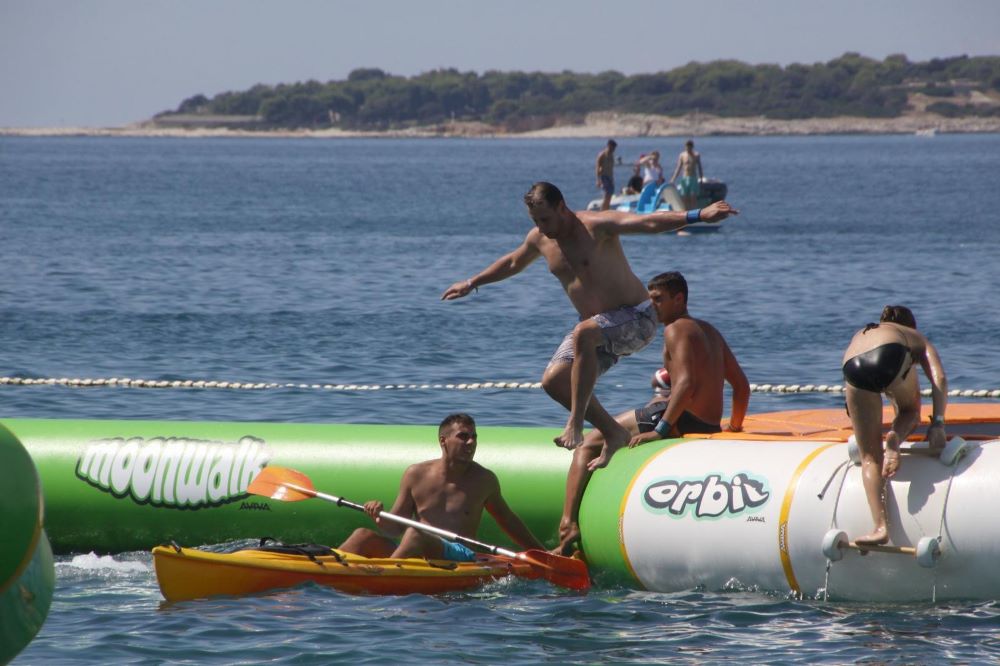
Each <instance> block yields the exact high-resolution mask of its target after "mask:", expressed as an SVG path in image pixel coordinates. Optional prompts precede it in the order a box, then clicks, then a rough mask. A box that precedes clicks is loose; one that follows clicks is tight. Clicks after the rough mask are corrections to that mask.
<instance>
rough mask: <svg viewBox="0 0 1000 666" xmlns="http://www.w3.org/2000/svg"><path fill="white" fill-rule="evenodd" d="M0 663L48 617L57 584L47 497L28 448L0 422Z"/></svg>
mask: <svg viewBox="0 0 1000 666" xmlns="http://www.w3.org/2000/svg"><path fill="white" fill-rule="evenodd" d="M0 469H2V470H3V472H2V476H0V478H2V479H3V482H4V483H3V489H4V492H3V493H2V494H0V525H2V526H3V547H2V548H0V664H6V663H7V662H9V661H10V660H12V659H13V658H14V657H15V656H16V655H17V654H18V653H19V652H20V651H21V650H22V649H24V647H25V646H26V645H27V644H28V643H29V642H31V639H32V638H34V637H35V634H37V633H38V630H39V629H41V627H42V624H43V623H44V622H45V618H46V617H47V616H48V612H49V605H50V604H51V603H52V591H53V588H54V587H55V580H56V576H55V567H54V565H53V562H52V550H51V549H50V548H49V541H48V539H47V537H46V535H45V529H44V520H45V501H44V498H43V496H42V487H41V484H40V483H39V479H38V474H37V473H36V471H35V466H34V464H33V463H32V461H31V457H30V456H29V455H28V452H27V451H26V450H25V449H24V447H23V446H21V443H20V442H18V441H17V439H16V438H15V437H14V436H13V435H12V434H11V433H10V431H8V430H6V429H5V428H2V427H0Z"/></svg>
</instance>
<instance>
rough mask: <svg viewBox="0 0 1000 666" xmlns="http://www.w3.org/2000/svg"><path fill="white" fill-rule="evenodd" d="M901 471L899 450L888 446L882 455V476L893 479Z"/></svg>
mask: <svg viewBox="0 0 1000 666" xmlns="http://www.w3.org/2000/svg"><path fill="white" fill-rule="evenodd" d="M897 471H899V450H898V449H890V448H888V447H886V449H885V453H884V454H883V456H882V478H885V479H891V478H892V477H894V476H896V472H897Z"/></svg>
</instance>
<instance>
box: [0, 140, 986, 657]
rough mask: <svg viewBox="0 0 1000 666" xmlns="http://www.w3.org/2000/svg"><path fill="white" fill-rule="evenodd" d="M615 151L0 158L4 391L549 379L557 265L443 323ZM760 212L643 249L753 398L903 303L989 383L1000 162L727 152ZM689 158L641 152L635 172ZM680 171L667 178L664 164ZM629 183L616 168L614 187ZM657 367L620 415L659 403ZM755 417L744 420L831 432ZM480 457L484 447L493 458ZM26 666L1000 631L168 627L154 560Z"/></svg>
mask: <svg viewBox="0 0 1000 666" xmlns="http://www.w3.org/2000/svg"><path fill="white" fill-rule="evenodd" d="M601 143H602V142H601V141H591V140H562V141H528V140H510V141H506V140H484V141H463V140H413V141H406V140H378V141H367V140H344V141H329V140H328V141H320V140H252V139H241V140H224V139H199V140H170V139H148V140H147V139H88V138H58V139H42V138H31V139H20V138H0V260H2V266H3V268H4V271H3V279H2V280H0V339H2V340H3V353H2V354H0V359H2V360H0V375H7V376H13V375H18V376H25V377H54V378H59V377H71V378H75V377H81V378H109V377H136V378H145V379H167V380H174V379H194V380H198V379H203V380H227V381H240V382H249V381H253V382H280V383H286V382H290V383H306V384H313V383H316V384H326V383H331V384H339V383H345V384H351V383H356V384H366V385H371V384H390V383H391V384H400V383H402V384H410V383H460V382H481V381H490V380H518V381H536V380H537V379H538V377H539V374H540V371H541V369H542V367H543V365H544V364H545V362H546V360H547V359H548V357H549V356H550V355H551V353H552V350H553V348H554V347H555V345H556V344H557V343H558V342H559V340H560V339H561V337H562V336H563V335H564V333H565V332H566V331H567V330H568V329H569V328H570V327H571V326H572V324H573V323H574V320H575V317H574V313H573V311H572V309H571V308H570V307H569V305H568V303H567V302H566V300H565V297H564V296H563V294H562V292H561V290H560V289H559V287H558V285H557V283H556V281H555V280H554V279H552V278H551V277H550V276H548V274H547V273H546V271H545V268H544V266H542V265H541V264H540V263H539V264H538V265H535V266H532V267H530V268H529V269H528V270H527V271H525V273H524V274H522V275H520V276H517V277H516V278H514V279H512V280H510V281H508V282H505V283H501V284H497V285H491V286H488V287H486V288H484V289H482V290H480V292H479V294H477V295H474V296H472V297H470V298H467V299H464V300H461V301H458V302H453V303H442V302H440V301H439V300H438V299H439V296H440V294H441V292H442V291H443V290H444V289H445V288H446V287H447V286H448V285H449V284H451V283H452V282H453V281H455V280H458V279H464V278H466V277H468V276H470V275H472V274H473V273H475V272H476V271H478V270H479V269H481V268H483V267H484V266H485V265H486V264H487V263H488V262H490V261H491V260H493V259H494V258H496V257H497V256H499V255H500V254H502V253H504V252H506V251H508V250H510V249H512V248H513V247H514V246H515V245H516V244H517V243H518V242H520V239H521V238H522V237H523V234H524V233H525V232H526V231H527V229H528V225H529V224H530V222H529V221H528V219H527V217H526V216H525V214H524V212H523V210H522V208H523V207H522V205H521V203H520V198H521V195H522V194H523V192H524V191H525V190H526V189H527V187H528V186H529V185H530V183H531V182H532V181H535V180H541V179H545V180H551V181H553V182H555V183H557V184H558V185H559V186H560V187H562V188H563V191H564V193H565V194H566V196H567V199H568V200H569V202H570V204H571V205H573V206H576V207H583V206H584V205H585V204H586V203H587V201H589V200H590V199H591V198H594V197H595V196H597V192H596V191H595V190H593V189H592V186H593V182H592V181H593V177H592V168H593V166H592V165H593V158H594V155H595V154H596V153H597V151H598V150H599V149H600V148H601ZM697 143H698V146H697V147H698V149H699V150H700V151H701V152H702V154H703V160H704V163H705V166H706V171H707V173H708V175H710V176H712V177H715V178H719V179H722V180H724V181H726V182H727V183H728V184H729V188H730V197H729V199H730V201H731V202H732V203H733V204H734V205H736V206H737V207H739V208H741V209H742V210H743V215H741V216H740V217H739V218H737V219H736V220H734V221H731V222H727V223H726V224H725V227H724V229H723V230H722V231H721V232H720V233H718V234H709V235H692V236H687V237H678V236H658V237H643V238H636V237H633V238H628V239H627V240H626V251H627V252H628V254H629V256H630V258H631V260H632V265H633V268H634V269H635V271H636V273H637V274H638V275H639V276H640V277H643V278H648V277H650V276H652V275H653V274H655V273H658V272H661V271H664V270H670V269H679V270H681V271H683V272H684V273H685V275H686V276H687V277H688V280H689V283H690V285H691V299H690V303H691V310H692V312H693V313H694V314H696V315H699V316H703V317H705V318H707V319H709V320H711V321H712V322H714V323H715V324H716V325H717V326H718V328H719V329H720V330H721V331H722V332H723V333H724V334H725V335H726V336H727V338H728V340H729V342H730V345H731V347H732V348H733V350H734V351H735V353H736V355H737V357H738V358H739V359H740V361H741V363H742V364H743V366H744V369H745V370H746V372H747V375H748V376H749V377H750V380H751V382H754V383H799V384H806V383H814V384H833V383H838V382H839V373H838V366H839V361H840V356H841V352H842V350H843V347H844V346H845V344H846V342H847V341H848V340H849V338H850V336H851V334H852V333H853V332H854V331H855V330H856V329H857V328H858V327H860V326H861V325H863V324H864V323H865V322H867V321H870V320H872V319H874V318H876V317H877V316H878V313H879V311H880V309H881V307H882V305H884V304H885V303H887V302H899V303H904V304H909V305H911V306H912V307H913V309H914V311H915V313H916V316H917V319H918V323H919V324H920V327H921V329H922V330H923V331H924V332H925V333H926V334H927V335H928V336H929V337H930V338H931V339H932V340H933V341H934V342H935V344H936V345H937V347H938V349H939V350H940V352H941V354H942V357H943V359H944V363H945V367H946V369H947V371H948V375H949V380H950V383H951V385H952V387H953V388H959V389H966V388H967V389H981V388H986V389H994V388H1000V353H998V343H1000V307H998V305H1000V298H998V296H997V285H998V282H1000V261H998V258H1000V224H998V222H1000V219H998V218H1000V214H998V212H997V211H998V210H1000V190H998V188H997V187H996V184H997V183H998V182H1000V136H998V135H986V136H983V135H973V136H951V135H944V136H938V137H936V138H934V139H919V138H916V137H911V136H899V137H803V138H706V139H699V140H698V142H697ZM680 147H681V146H680V142H679V141H675V140H665V139H624V140H621V141H620V149H619V150H620V151H621V154H623V155H624V156H625V157H626V159H631V158H634V157H636V156H637V155H638V154H639V153H640V152H648V151H649V150H652V149H654V148H658V149H660V150H661V152H663V153H665V154H667V155H672V154H674V153H675V152H676V151H677V150H679V149H680ZM671 159H672V158H670V159H668V160H667V161H668V162H670V161H671ZM624 176H625V173H624V172H623V173H622V180H623V179H624ZM658 365H659V349H658V345H656V344H654V345H651V346H650V347H649V348H647V349H646V350H644V351H643V352H642V353H641V354H638V355H636V356H635V357H632V358H628V359H625V360H624V361H623V362H622V363H621V364H619V366H618V367H617V368H615V369H614V370H613V371H612V372H611V373H610V374H609V375H608V376H606V377H605V378H604V379H603V380H602V383H601V385H600V387H599V395H600V396H601V398H602V400H603V401H604V402H605V404H606V405H607V406H608V407H609V408H610V409H611V411H612V412H616V411H620V410H623V409H626V408H628V407H631V406H633V405H634V404H635V403H637V402H640V401H642V400H644V399H645V397H646V394H647V392H648V381H649V376H650V373H651V371H652V370H653V369H654V368H655V367H658ZM839 403H840V400H839V399H838V398H837V397H835V396H833V395H831V394H819V393H813V394H791V395H774V394H755V395H754V396H753V398H752V400H751V405H750V407H751V411H768V410H774V409H787V408H799V407H836V406H838V405H839ZM0 405H2V409H0V413H2V415H3V416H5V417H53V418H58V417H76V418H150V419H193V420H197V419H204V420H268V421H303V422H307V421H308V422H318V421H329V422H371V423H393V422H412V421H417V422H424V423H431V422H437V421H438V420H439V419H440V417H441V416H442V415H443V414H445V413H447V412H450V411H455V410H463V411H468V412H471V413H472V414H474V415H475V416H476V417H477V418H478V420H479V421H480V422H481V423H484V424H524V425H546V426H553V427H555V426H559V425H561V424H562V423H563V422H564V420H565V414H564V412H562V410H561V409H560V408H557V407H556V406H555V404H554V403H552V402H551V401H550V400H549V399H548V398H547V397H545V396H544V395H543V394H542V393H541V391H538V390H516V391H511V390H506V391H505V390H490V391H456V390H445V389H437V390H434V389H430V390H395V391H391V392H389V391H323V390H312V389H302V388H294V389H291V388H289V389H276V390H265V391H242V390H179V389H164V390H151V389H123V388H90V389H73V388H66V387H58V386H54V387H53V386H48V387H14V386H0ZM481 446H489V442H483V443H481ZM57 568H58V576H59V578H58V581H59V582H58V589H57V591H56V599H55V601H54V604H53V607H52V611H51V613H50V616H49V619H48V621H47V623H46V625H45V627H44V628H43V630H42V632H41V634H40V635H39V637H38V638H37V639H36V640H35V642H34V643H32V644H31V646H29V648H28V649H27V650H26V651H25V652H24V653H23V654H22V655H21V656H20V657H19V658H18V660H17V661H16V663H23V664H35V663H46V664H58V663H94V664H98V663H108V662H111V663H127V662H135V663H150V662H162V663H198V664H202V663H251V662H253V663H256V662H262V661H270V662H275V663H294V664H311V663H316V664H323V663H357V662H369V663H388V662H396V661H400V660H403V659H414V660H415V659H421V660H425V661H429V662H431V663H442V662H467V663H499V662H511V663H540V662H548V663H602V662H604V663H645V662H649V661H677V662H682V663H683V662H705V661H709V662H713V661H715V662H717V661H728V660H737V659H738V660H741V661H746V662H754V663H762V662H810V663H811V662H818V661H822V662H829V663H843V662H851V661H865V662H872V661H874V662H900V663H904V662H905V663H913V662H922V663H928V662H931V661H938V660H941V659H956V660H959V661H964V662H977V661H995V660H996V659H998V658H1000V605H998V604H997V603H967V604H962V603H952V604H938V605H932V604H923V605H906V606H900V605H881V606H873V605H859V604H832V603H822V602H818V601H809V600H806V601H792V600H788V599H786V598H785V597H784V595H783V594H782V593H781V591H775V592H771V593H764V592H756V591H738V590H730V591H726V590H692V591H690V592H687V593H683V594H652V593H644V592H634V591H628V590H622V589H598V590H596V591H594V592H593V593H591V594H590V595H589V596H587V597H577V596H574V595H571V594H566V593H563V592H561V591H559V590H555V589H552V588H550V587H548V586H546V585H544V584H541V583H535V582H526V581H514V582H509V583H504V584H498V585H496V586H493V587H488V588H486V589H484V590H481V591H479V592H476V593H474V594H461V595H452V596H445V597H416V596H413V597H404V598H371V597H360V598H359V597H349V596H345V595H341V594H338V593H335V592H330V591H327V590H321V589H316V588H304V589H299V590H294V591H290V592H282V593H277V594H272V595H267V596H262V597H254V598H248V599H225V600H214V601H202V602H192V603H186V604H178V605H174V606H166V605H165V604H163V603H161V598H160V596H159V592H158V590H157V588H156V584H155V580H154V577H153V573H152V570H151V564H150V558H149V557H148V555H146V554H145V553H128V554H122V555H117V556H115V558H114V559H113V560H111V559H107V558H104V559H99V558H96V557H94V556H87V555H80V556H75V557H74V556H65V557H61V558H59V564H58V567H57Z"/></svg>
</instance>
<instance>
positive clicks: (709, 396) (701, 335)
mask: <svg viewBox="0 0 1000 666" xmlns="http://www.w3.org/2000/svg"><path fill="white" fill-rule="evenodd" d="M647 289H648V291H649V298H650V300H651V301H652V303H653V308H654V309H655V311H656V318H657V319H658V320H659V321H660V322H661V323H662V324H664V328H663V368H661V369H660V370H657V371H656V373H655V374H654V376H653V388H654V391H655V394H654V396H653V399H652V400H650V401H649V402H648V403H647V404H645V405H643V406H641V407H639V408H637V409H634V410H630V411H627V412H625V413H623V414H620V415H618V416H617V417H616V420H617V421H618V423H620V424H621V425H622V426H623V427H624V428H626V429H627V430H628V431H629V434H630V435H631V436H632V439H631V440H630V441H629V442H628V446H629V447H635V446H639V445H640V444H643V443H645V442H649V441H653V440H657V439H661V438H665V437H680V436H681V435H686V434H688V433H715V432H721V430H722V426H721V421H722V399H723V393H722V392H723V383H724V382H728V383H729V385H730V386H731V387H732V407H731V411H730V416H729V423H728V425H727V426H726V429H727V430H728V431H730V432H739V431H740V430H742V429H743V419H744V417H745V416H746V412H747V405H748V404H749V402H750V383H749V382H748V381H747V378H746V375H745V374H744V373H743V369H742V368H741V367H740V364H739V362H738V361H737V360H736V357H735V356H734V355H733V352H732V351H731V350H730V349H729V345H728V344H727V343H726V340H725V338H724V337H722V334H721V333H720V332H719V331H718V330H717V329H716V328H715V327H714V326H712V325H711V324H709V323H708V322H707V321H704V320H701V319H695V318H693V317H692V316H691V315H690V314H688V310H687V301H688V286H687V280H685V279H684V276H683V275H681V274H680V273H678V272H676V271H671V272H668V273H661V274H660V275H657V276H656V277H654V278H653V279H652V280H650V281H649V284H648V285H647ZM620 447H621V445H617V446H615V445H614V444H612V443H609V442H607V441H605V439H604V437H603V436H602V435H601V433H600V431H598V430H592V431H590V432H589V433H587V436H586V437H585V438H584V442H583V444H582V445H581V446H580V447H579V448H577V449H576V451H574V453H573V462H572V463H571V464H570V469H569V474H568V476H567V478H566V499H565V503H564V505H563V516H562V520H561V522H560V524H559V539H560V543H559V546H558V547H557V548H556V549H555V551H553V552H556V553H558V554H569V553H570V552H571V551H572V550H573V544H574V543H575V542H577V541H578V540H579V538H580V528H579V512H580V502H581V500H582V499H583V491H584V490H585V489H586V487H587V483H588V482H589V480H590V476H591V474H592V473H593V472H594V470H596V469H598V468H600V467H605V466H606V465H607V464H608V462H609V461H610V460H611V456H613V455H614V453H615V451H617V450H618V449H619V448H620Z"/></svg>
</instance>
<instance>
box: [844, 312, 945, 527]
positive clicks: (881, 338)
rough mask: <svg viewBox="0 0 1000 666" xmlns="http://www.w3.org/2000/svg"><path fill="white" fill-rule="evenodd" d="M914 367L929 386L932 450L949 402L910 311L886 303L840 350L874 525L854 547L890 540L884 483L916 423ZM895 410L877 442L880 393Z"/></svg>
mask: <svg viewBox="0 0 1000 666" xmlns="http://www.w3.org/2000/svg"><path fill="white" fill-rule="evenodd" d="M915 362H916V363H919V364H920V367H921V368H922V369H923V371H924V374H925V375H926V376H927V378H928V379H929V380H930V382H931V399H932V404H933V407H932V408H931V413H930V415H929V418H930V425H929V426H928V429H927V439H928V441H929V443H930V444H929V445H930V448H931V449H932V450H939V449H941V448H943V447H944V445H945V440H946V437H945V431H944V413H945V408H946V407H947V404H948V378H947V377H946V376H945V374H944V367H942V365H941V358H940V357H939V356H938V353H937V349H935V348H934V345H932V344H931V343H930V341H928V340H927V338H925V337H924V336H923V335H921V334H920V333H919V332H918V331H917V322H916V319H915V318H914V316H913V313H912V312H911V311H910V309H909V308H907V307H904V306H902V305H887V306H885V309H884V310H882V316H881V318H880V321H879V323H878V324H868V325H867V326H865V327H864V328H863V329H862V330H860V331H858V332H857V333H856V334H855V335H854V338H853V339H851V343H850V344H849V345H848V347H847V350H846V351H845V352H844V358H843V372H844V381H845V382H846V384H847V386H846V389H845V397H846V401H847V413H848V414H849V415H850V417H851V426H852V427H853V428H854V438H855V440H856V441H857V443H858V449H859V450H860V452H861V478H862V481H863V482H864V486H865V495H866V497H867V498H868V506H869V507H870V508H871V512H872V521H873V522H874V524H875V526H874V529H873V530H872V531H871V533H869V534H866V535H864V536H860V537H857V538H856V539H855V540H854V541H855V542H856V543H859V544H883V543H886V542H887V541H889V528H888V524H887V522H886V507H885V497H884V491H885V482H886V479H890V478H892V477H893V476H894V475H895V474H896V472H897V470H898V469H899V445H900V443H901V442H904V441H906V438H907V437H909V436H910V434H911V433H912V432H913V430H914V429H915V428H916V427H917V423H919V421H920V385H919V383H918V382H917V373H916V372H910V370H911V369H912V367H913V364H914V363H915ZM883 393H884V394H885V396H886V397H887V398H889V401H890V403H891V404H892V408H893V410H894V411H895V418H893V421H892V427H891V428H890V430H889V432H888V433H887V434H886V436H885V448H884V450H883V443H882V394H883Z"/></svg>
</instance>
